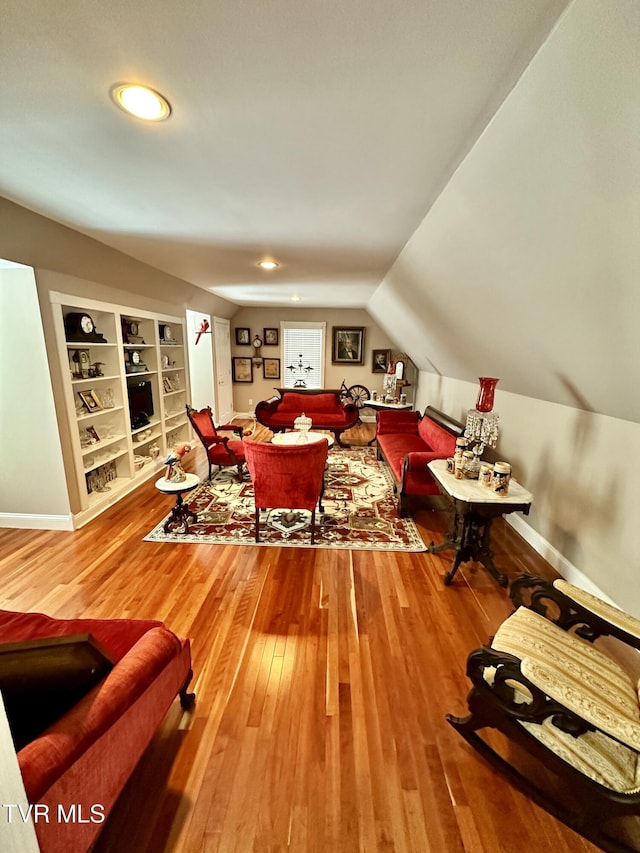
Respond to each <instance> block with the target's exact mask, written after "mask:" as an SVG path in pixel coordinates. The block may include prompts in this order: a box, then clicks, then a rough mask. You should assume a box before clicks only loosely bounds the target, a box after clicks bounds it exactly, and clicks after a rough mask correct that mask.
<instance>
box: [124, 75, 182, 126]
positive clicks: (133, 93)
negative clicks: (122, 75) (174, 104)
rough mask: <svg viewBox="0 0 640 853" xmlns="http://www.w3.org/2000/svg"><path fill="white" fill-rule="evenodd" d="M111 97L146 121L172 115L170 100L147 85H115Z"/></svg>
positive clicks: (129, 111)
mask: <svg viewBox="0 0 640 853" xmlns="http://www.w3.org/2000/svg"><path fill="white" fill-rule="evenodd" d="M111 97H112V98H113V100H114V101H115V102H116V104H117V105H118V106H119V107H120V108H121V109H123V110H124V111H125V112H127V113H131V115H134V116H136V117H137V118H141V119H144V120H145V121H163V120H164V119H166V118H169V116H170V115H171V106H170V105H169V101H167V99H166V98H164V97H163V96H162V95H161V94H159V93H158V92H154V91H153V89H149V88H148V87H147V86H138V85H137V84H132V83H123V84H121V85H118V86H114V87H113V89H112V90H111Z"/></svg>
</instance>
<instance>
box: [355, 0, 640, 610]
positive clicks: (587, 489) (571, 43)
mask: <svg viewBox="0 0 640 853" xmlns="http://www.w3.org/2000/svg"><path fill="white" fill-rule="evenodd" d="M639 31H640V4H638V3H637V2H635V0H616V2H615V3H611V2H607V3H603V2H601V0H574V2H573V3H571V4H570V6H569V7H568V9H567V12H566V13H565V15H564V16H563V17H562V18H561V19H560V21H559V22H558V25H557V26H556V28H555V30H554V32H553V33H552V34H551V35H550V37H549V39H548V41H547V42H546V43H545V44H544V45H543V46H542V48H541V49H540V51H539V52H538V54H537V55H536V57H535V58H534V60H533V61H532V63H531V64H530V66H529V67H528V68H527V69H526V71H525V73H524V74H523V76H522V78H521V79H520V80H519V81H518V83H517V84H516V86H515V87H514V89H513V90H512V92H511V93H510V95H509V96H508V97H507V98H506V100H505V102H504V103H503V105H502V107H501V108H500V109H499V110H498V112H497V114H496V115H495V117H494V119H493V120H492V121H491V123H490V124H489V126H488V127H487V129H486V130H485V132H484V134H483V135H482V136H481V137H480V139H479V140H478V142H477V144H476V145H475V146H474V148H473V149H472V150H471V151H470V153H469V155H468V156H467V157H466V159H465V161H464V162H463V163H462V164H461V166H460V167H459V169H458V170H457V172H456V174H455V175H454V176H453V178H452V179H451V181H450V182H449V184H448V185H447V186H446V188H445V189H444V191H443V192H442V194H441V195H440V197H439V198H438V200H437V202H436V203H435V204H434V206H433V207H432V208H431V210H430V211H429V213H428V214H427V216H426V217H425V219H424V220H423V222H422V223H421V225H420V226H419V227H418V229H417V230H416V232H415V233H414V235H413V236H412V238H411V239H410V240H409V242H408V243H407V245H406V247H405V249H404V250H403V252H402V253H401V254H400V256H399V257H398V259H397V261H396V263H395V264H394V265H393V267H392V268H391V270H390V271H389V273H388V274H387V276H386V278H385V280H384V282H383V283H382V284H381V286H380V287H379V288H378V290H377V291H376V293H375V294H374V296H373V298H372V300H371V301H370V304H369V306H368V308H369V310H370V311H371V313H372V314H373V316H374V317H375V318H376V319H377V321H378V322H379V324H380V325H381V326H382V327H383V328H384V329H386V330H387V331H388V332H389V333H390V334H393V330H394V329H395V328H399V327H402V328H403V331H404V335H405V340H406V341H407V344H406V346H407V351H408V353H409V355H410V356H411V357H412V359H413V361H414V362H415V363H416V364H417V365H418V366H419V367H420V368H421V371H422V372H421V375H420V382H419V388H420V394H419V401H418V403H419V405H420V406H424V405H425V404H426V403H432V404H434V405H435V406H436V407H438V408H441V409H443V410H444V411H447V412H449V413H451V414H452V415H455V416H458V417H461V415H463V414H464V412H466V409H468V408H469V407H472V406H473V405H474V404H475V400H476V395H477V377H478V376H483V375H484V376H498V377H500V383H499V386H498V394H497V398H496V401H497V402H496V408H497V409H498V410H499V411H500V413H501V416H502V422H503V427H502V437H501V440H500V446H501V448H502V452H503V454H504V455H505V456H506V457H507V458H509V459H510V460H511V461H512V462H513V463H514V465H515V470H516V472H517V476H519V477H521V478H522V482H523V483H524V485H525V486H527V487H529V488H530V489H531V491H532V492H534V494H535V501H534V507H533V511H532V513H531V515H530V516H529V518H528V519H527V523H529V524H530V525H531V528H532V529H533V530H534V531H535V533H536V535H537V536H538V537H540V538H541V539H543V540H545V541H546V542H548V543H550V546H551V551H550V553H553V554H555V556H556V557H557V560H558V561H559V564H560V565H561V568H562V566H564V568H565V569H566V568H568V569H570V567H571V566H574V567H575V568H577V569H578V570H579V571H580V572H582V573H583V575H584V576H586V577H587V578H588V579H590V580H591V581H592V582H593V583H595V584H596V585H597V586H598V587H599V588H600V589H602V590H603V591H604V592H605V593H607V594H608V595H609V596H610V597H611V598H612V599H614V600H615V601H617V602H619V603H620V604H621V605H623V606H626V607H628V608H630V609H631V610H633V611H634V612H635V613H636V615H639V616H640V590H639V589H638V584H637V582H636V576H637V572H638V568H639V566H640V546H639V540H638V536H637V533H636V528H637V524H638V518H640V497H639V494H640V493H639V492H638V489H637V483H638V482H639V481H640V464H639V462H638V455H637V453H636V449H637V447H638V446H639V444H640V425H639V423H638V422H639V421H640V395H639V394H638V393H637V384H638V383H637V371H638V365H639V364H640V335H639V334H638V318H639V317H640V288H639V287H638V271H639V270H640V240H639V239H638V223H639V222H640V193H639V192H638V180H637V176H638V175H640V146H638V139H639V138H640V109H639V108H638V80H639V79H640V51H638V44H637V37H636V34H637V33H638V32H639ZM543 546H544V543H543ZM544 548H546V546H544ZM547 550H549V549H547ZM556 552H557V553H556Z"/></svg>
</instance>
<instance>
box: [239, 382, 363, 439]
mask: <svg viewBox="0 0 640 853" xmlns="http://www.w3.org/2000/svg"><path fill="white" fill-rule="evenodd" d="M276 391H277V392H278V395H279V396H277V397H270V398H269V399H268V400H263V401H262V402H260V403H258V405H257V406H256V419H257V421H258V423H261V424H262V425H263V426H266V427H268V428H269V429H270V430H271V431H272V432H284V430H287V429H293V422H294V421H295V419H296V418H297V417H300V415H301V414H302V413H303V412H304V414H305V415H306V416H307V417H308V418H311V429H312V430H314V429H325V430H329V431H330V432H332V433H333V434H334V435H335V438H336V441H337V443H338V444H339V445H340V446H341V447H344V444H343V443H342V441H341V440H340V436H341V435H342V433H343V432H344V431H345V430H347V429H351V427H352V426H355V425H356V423H357V422H358V417H359V414H358V409H357V407H356V405H355V403H353V402H352V401H351V400H350V399H347V400H341V399H340V391H327V390H324V389H320V388H319V389H316V388H276Z"/></svg>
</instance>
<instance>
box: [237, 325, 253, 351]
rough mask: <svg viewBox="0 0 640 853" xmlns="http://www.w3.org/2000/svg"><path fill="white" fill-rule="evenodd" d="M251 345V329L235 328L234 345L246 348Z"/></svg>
mask: <svg viewBox="0 0 640 853" xmlns="http://www.w3.org/2000/svg"><path fill="white" fill-rule="evenodd" d="M250 343H251V329H246V328H244V327H243V326H238V327H237V328H236V344H237V345H238V346H240V347H248V346H249V344H250Z"/></svg>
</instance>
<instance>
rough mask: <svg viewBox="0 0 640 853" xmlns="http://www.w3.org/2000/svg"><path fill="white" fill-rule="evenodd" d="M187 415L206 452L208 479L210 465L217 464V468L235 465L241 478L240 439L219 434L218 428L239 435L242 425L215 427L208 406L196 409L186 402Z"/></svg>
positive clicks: (242, 454)
mask: <svg viewBox="0 0 640 853" xmlns="http://www.w3.org/2000/svg"><path fill="white" fill-rule="evenodd" d="M187 417H188V418H189V420H190V421H191V426H192V427H193V430H194V432H195V434H196V435H197V436H198V438H199V439H200V441H201V442H202V445H203V447H204V449H205V453H206V454H207V461H208V462H209V479H211V466H212V465H217V466H218V468H225V467H227V466H229V465H235V466H236V467H237V469H238V477H240V478H241V477H242V468H243V466H244V463H245V457H244V447H243V445H242V441H239V440H238V439H235V438H229V436H222V435H219V434H218V430H228V431H230V432H234V433H235V434H236V435H237V436H241V435H242V427H241V426H238V425H237V424H221V425H220V426H218V427H216V426H215V424H214V423H213V415H212V413H211V407H210V406H207V407H206V408H204V409H201V410H200V411H197V410H196V409H193V408H192V407H191V406H189V405H188V404H187Z"/></svg>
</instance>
